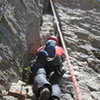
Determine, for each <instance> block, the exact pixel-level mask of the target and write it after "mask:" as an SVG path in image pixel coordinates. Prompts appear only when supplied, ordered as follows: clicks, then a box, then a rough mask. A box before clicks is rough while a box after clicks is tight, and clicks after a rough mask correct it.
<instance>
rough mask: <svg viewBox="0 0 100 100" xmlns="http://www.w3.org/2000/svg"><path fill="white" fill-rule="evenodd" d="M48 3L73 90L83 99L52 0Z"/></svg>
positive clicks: (78, 97)
mask: <svg viewBox="0 0 100 100" xmlns="http://www.w3.org/2000/svg"><path fill="white" fill-rule="evenodd" d="M50 3H51V7H52V11H53V14H54V17H55V22H56V25H57V28H58V34H59V36H60V39H61V43H62V46H63V49H64V52H65V57H66V61H67V64H68V69H69V72H70V75H71V78H72V81H73V85H74V89H75V91H76V96H77V99H78V100H83V98H82V96H81V93H80V88H79V84H78V82H77V80H76V77H75V74H74V69H73V65H72V64H71V62H70V59H69V55H68V52H67V48H66V45H65V42H64V39H63V36H62V32H61V30H60V26H59V22H58V19H57V16H56V13H55V9H54V5H53V1H52V0H50Z"/></svg>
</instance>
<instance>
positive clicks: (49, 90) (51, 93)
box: [31, 36, 65, 100]
mask: <svg viewBox="0 0 100 100" xmlns="http://www.w3.org/2000/svg"><path fill="white" fill-rule="evenodd" d="M57 44H58V39H57V37H56V36H50V37H49V38H48V40H47V41H46V44H45V45H44V46H42V47H40V48H39V49H37V52H36V57H37V58H36V62H35V63H34V64H33V67H32V69H31V70H32V77H33V92H34V93H35V95H36V96H37V97H38V100H60V97H61V89H60V87H59V82H60V80H61V78H62V76H63V74H64V73H65V70H63V68H62V67H63V62H64V51H63V48H62V47H60V46H58V45H57Z"/></svg>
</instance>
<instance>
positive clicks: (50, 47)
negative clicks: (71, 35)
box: [45, 40, 56, 57]
mask: <svg viewBox="0 0 100 100" xmlns="http://www.w3.org/2000/svg"><path fill="white" fill-rule="evenodd" d="M55 47H56V42H55V41H54V40H48V41H47V42H46V47H45V51H47V53H48V56H49V57H54V56H55V52H56V49H55Z"/></svg>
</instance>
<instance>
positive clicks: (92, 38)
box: [55, 0, 100, 100]
mask: <svg viewBox="0 0 100 100" xmlns="http://www.w3.org/2000/svg"><path fill="white" fill-rule="evenodd" d="M55 1H56V2H55V5H56V8H57V12H58V15H59V17H60V21H61V27H62V33H63V35H64V39H65V42H66V46H67V48H68V52H69V55H70V60H71V62H72V64H73V66H74V70H75V76H76V78H77V80H78V83H79V86H80V89H81V93H82V96H83V98H84V100H100V88H99V87H100V23H99V22H100V17H99V16H100V12H99V11H100V6H99V7H98V4H100V1H96V0H87V1H86V0H84V1H83V0H70V1H69V0H63V1H61V0H55ZM94 3H95V4H94ZM69 79H70V77H69V75H66V78H64V79H63V81H62V82H63V85H62V83H61V86H62V91H63V93H64V95H63V97H64V98H65V97H66V98H67V94H71V95H73V85H72V82H70V81H69ZM64 80H66V81H64ZM65 95H66V96H65ZM74 95H75V93H74ZM74 99H75V98H74ZM75 100H76V99H75Z"/></svg>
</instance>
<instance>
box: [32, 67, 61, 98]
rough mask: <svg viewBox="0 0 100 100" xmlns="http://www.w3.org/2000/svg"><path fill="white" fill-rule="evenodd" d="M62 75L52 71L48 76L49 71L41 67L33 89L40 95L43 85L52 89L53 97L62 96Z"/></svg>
mask: <svg viewBox="0 0 100 100" xmlns="http://www.w3.org/2000/svg"><path fill="white" fill-rule="evenodd" d="M60 79H61V76H58V75H57V74H56V73H54V72H52V73H50V75H49V76H48V77H47V73H46V71H45V69H44V68H39V69H38V71H37V73H36V76H35V77H34V84H33V91H34V93H36V95H38V96H39V89H40V88H41V87H43V86H47V87H48V88H49V90H50V91H51V97H57V98H60V97H61V89H60V87H59V85H58V83H59V81H60Z"/></svg>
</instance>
